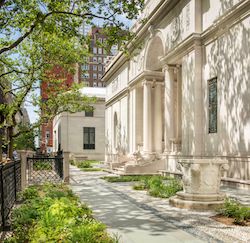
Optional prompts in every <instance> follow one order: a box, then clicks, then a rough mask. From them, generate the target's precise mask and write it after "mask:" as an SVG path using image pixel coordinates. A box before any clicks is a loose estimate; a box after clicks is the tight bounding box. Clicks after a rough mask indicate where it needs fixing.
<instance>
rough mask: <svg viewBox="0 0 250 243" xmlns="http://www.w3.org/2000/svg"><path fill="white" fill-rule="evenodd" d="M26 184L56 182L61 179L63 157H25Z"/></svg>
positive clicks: (60, 155) (58, 155)
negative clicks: (26, 169)
mask: <svg viewBox="0 0 250 243" xmlns="http://www.w3.org/2000/svg"><path fill="white" fill-rule="evenodd" d="M27 168H28V184H29V185H34V184H42V183H45V182H52V183H58V182H62V180H63V157H62V154H59V153H58V154H57V156H55V157H45V156H33V157H28V158H27Z"/></svg>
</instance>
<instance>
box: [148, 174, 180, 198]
mask: <svg viewBox="0 0 250 243" xmlns="http://www.w3.org/2000/svg"><path fill="white" fill-rule="evenodd" d="M181 190H182V185H181V182H180V181H179V180H176V179H172V180H169V181H168V182H167V183H164V182H163V180H162V179H160V178H154V177H153V178H152V179H151V180H150V181H149V189H148V192H149V195H151V196H154V197H161V198H169V197H171V196H174V195H175V194H176V192H178V191H181Z"/></svg>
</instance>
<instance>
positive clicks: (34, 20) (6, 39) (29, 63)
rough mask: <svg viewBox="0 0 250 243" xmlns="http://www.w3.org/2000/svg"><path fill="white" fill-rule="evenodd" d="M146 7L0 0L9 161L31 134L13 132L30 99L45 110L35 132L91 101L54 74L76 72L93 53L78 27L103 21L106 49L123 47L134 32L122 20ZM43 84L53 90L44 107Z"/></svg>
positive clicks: (134, 0)
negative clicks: (20, 138) (17, 140)
mask: <svg viewBox="0 0 250 243" xmlns="http://www.w3.org/2000/svg"><path fill="white" fill-rule="evenodd" d="M142 7H143V0H129V1H127V0H110V1H108V0H96V1H91V0H60V1H55V0H39V1H37V0H0V33H1V34H0V95H1V99H0V136H1V139H0V145H1V143H2V138H3V128H4V129H5V130H7V131H8V135H9V137H8V144H9V156H10V157H12V153H13V143H14V142H13V139H14V138H15V137H17V136H19V135H20V133H21V132H27V131H28V130H27V131H24V130H22V131H19V132H18V133H16V134H15V132H14V131H15V129H14V128H15V127H16V126H17V125H18V124H17V122H16V114H17V113H18V112H19V111H20V109H21V106H22V105H23V103H24V102H25V101H27V99H28V100H29V102H31V103H32V104H33V105H38V106H40V107H41V106H45V107H43V108H44V109H43V111H44V112H43V113H42V114H40V120H39V121H38V122H37V123H36V124H34V125H33V128H35V127H39V126H40V124H41V123H42V122H44V121H46V120H47V119H50V118H52V117H54V116H55V115H57V114H60V113H61V112H63V111H68V112H77V111H82V110H85V109H88V108H89V107H90V104H91V103H92V102H93V100H91V99H88V98H87V97H84V96H82V95H81V93H80V92H79V84H75V85H73V86H71V87H65V85H64V82H65V78H66V77H65V76H66V75H60V78H58V77H53V75H51V72H50V70H52V69H53V68H54V67H55V66H60V67H61V68H62V69H63V70H64V72H66V73H74V71H75V63H83V62H84V60H85V58H84V57H88V56H89V55H90V54H89V49H88V46H89V38H88V37H86V36H83V35H82V34H81V33H80V32H79V28H81V27H82V25H83V24H91V23H94V22H95V21H96V19H100V20H101V21H102V23H103V28H104V32H105V34H106V35H107V41H106V42H105V43H103V44H102V45H103V46H104V47H105V48H106V49H107V50H109V48H110V47H111V46H112V45H114V44H118V45H119V46H120V47H121V48H122V47H124V46H125V43H126V42H127V41H128V40H129V38H130V37H131V36H132V34H129V32H128V31H127V30H126V27H125V26H124V24H123V23H122V21H120V20H119V18H118V16H119V15H123V16H126V18H128V19H134V18H136V16H137V15H138V14H139V12H140V10H141V8H142ZM124 30H126V31H124ZM42 81H43V82H44V81H45V82H46V83H47V85H48V87H50V88H51V91H52V92H48V93H49V95H48V100H47V101H46V103H43V102H42V100H41V97H40V96H38V95H36V94H35V91H36V90H37V89H38V88H39V87H40V85H41V82H42ZM55 93H56V94H57V95H55ZM7 101H8V102H7ZM29 129H31V128H29ZM1 155H2V153H1V150H0V156H1ZM0 160H1V157H0Z"/></svg>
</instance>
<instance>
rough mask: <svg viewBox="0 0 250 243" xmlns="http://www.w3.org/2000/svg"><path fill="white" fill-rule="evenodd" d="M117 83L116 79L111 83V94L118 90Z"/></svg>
mask: <svg viewBox="0 0 250 243" xmlns="http://www.w3.org/2000/svg"><path fill="white" fill-rule="evenodd" d="M118 86H119V83H118V78H115V79H114V80H113V81H112V83H111V87H112V93H114V92H116V91H117V89H118Z"/></svg>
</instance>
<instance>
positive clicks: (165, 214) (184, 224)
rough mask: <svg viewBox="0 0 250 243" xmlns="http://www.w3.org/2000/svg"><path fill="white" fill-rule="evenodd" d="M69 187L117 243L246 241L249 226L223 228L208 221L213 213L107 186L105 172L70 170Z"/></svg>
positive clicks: (124, 186) (122, 185) (119, 185)
mask: <svg viewBox="0 0 250 243" xmlns="http://www.w3.org/2000/svg"><path fill="white" fill-rule="evenodd" d="M70 175H71V176H70V177H71V180H70V185H71V187H72V189H73V191H74V192H75V193H77V194H78V195H79V196H80V199H81V200H82V201H83V202H86V203H87V204H88V205H89V206H90V207H91V208H92V209H93V211H94V215H95V217H96V218H98V219H99V220H101V221H102V222H103V223H105V224H106V225H107V226H108V229H109V230H110V231H111V232H112V233H114V234H116V235H118V236H119V237H120V241H119V242H121V243H132V242H133V243H134V242H135V243H161V242H164V243H166V242H249V241H250V233H249V232H250V229H249V227H239V226H225V225H223V224H220V223H217V222H215V221H213V220H212V219H210V218H209V216H211V215H213V214H214V212H205V213H197V212H192V211H188V210H184V209H176V208H173V207H171V206H169V204H168V200H166V199H159V198H153V197H150V196H148V195H147V194H146V192H144V191H134V190H132V189H131V183H113V184H111V183H107V182H105V181H103V180H101V179H100V177H101V176H104V175H107V173H105V172H82V171H80V170H79V169H77V168H76V167H73V166H71V167H70Z"/></svg>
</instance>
